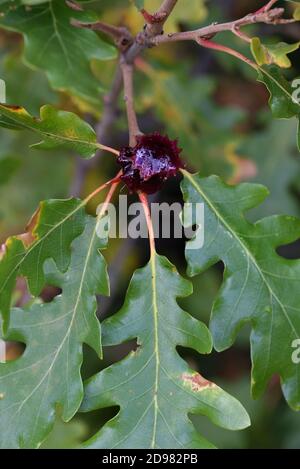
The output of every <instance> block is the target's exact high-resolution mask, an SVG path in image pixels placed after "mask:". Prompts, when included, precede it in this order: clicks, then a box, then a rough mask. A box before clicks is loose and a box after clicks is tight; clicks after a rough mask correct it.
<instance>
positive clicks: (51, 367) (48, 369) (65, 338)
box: [13, 220, 100, 418]
mask: <svg viewBox="0 0 300 469" xmlns="http://www.w3.org/2000/svg"><path fill="white" fill-rule="evenodd" d="M99 221H100V220H98V222H99ZM98 222H97V223H96V225H95V228H94V230H93V234H92V236H91V239H90V243H89V248H88V251H87V255H86V259H85V263H84V267H83V270H82V276H81V280H80V285H79V289H78V293H77V296H76V301H75V304H74V308H73V314H72V317H71V320H70V324H69V326H68V329H67V331H66V334H65V336H64V338H63V340H62V342H61V344H60V345H59V347H58V349H57V350H56V352H54V353H55V355H54V358H53V360H52V363H51V365H50V366H49V368H47V371H46V373H45V374H44V376H43V377H42V379H41V380H40V381H39V383H38V384H37V385H36V386H35V387H34V389H33V390H32V391H31V393H30V394H29V395H28V396H27V397H26V399H24V401H22V403H21V405H20V406H19V407H18V409H17V411H16V412H15V414H14V416H13V418H15V416H16V415H17V414H18V413H19V412H20V410H21V409H22V408H23V407H24V405H25V404H26V402H27V401H28V400H29V399H30V398H31V396H33V394H34V393H35V392H36V390H37V389H39V387H40V386H41V385H42V383H43V382H44V381H45V379H46V378H47V376H49V375H50V373H51V371H52V369H53V366H54V364H55V362H56V360H57V357H58V356H59V354H60V351H61V350H62V348H63V346H64V344H65V342H66V340H67V339H68V337H69V336H70V332H71V330H72V327H73V324H74V320H75V318H76V316H77V310H78V305H79V303H80V299H81V292H82V289H83V286H84V283H85V281H84V279H85V275H86V272H87V267H88V263H89V260H90V258H91V253H92V246H93V243H94V240H95V236H96V230H97V226H98ZM79 405H80V404H79ZM78 407H79V406H78Z"/></svg>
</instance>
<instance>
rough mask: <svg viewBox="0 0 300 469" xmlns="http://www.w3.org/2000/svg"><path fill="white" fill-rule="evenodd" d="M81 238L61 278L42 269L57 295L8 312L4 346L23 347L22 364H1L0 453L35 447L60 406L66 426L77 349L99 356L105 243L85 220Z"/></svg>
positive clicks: (76, 376) (77, 399)
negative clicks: (8, 343)
mask: <svg viewBox="0 0 300 469" xmlns="http://www.w3.org/2000/svg"><path fill="white" fill-rule="evenodd" d="M85 221H86V228H85V231H84V233H83V234H82V235H81V236H80V237H79V238H77V239H76V240H75V241H74V243H73V245H72V260H71V264H70V268H69V269H68V271H67V272H66V273H65V274H61V273H60V272H58V271H57V269H56V267H55V265H54V263H53V261H48V262H47V264H46V268H45V271H46V279H47V283H48V284H50V285H54V286H57V287H60V288H61V289H62V294H61V295H59V296H57V297H56V298H55V299H54V300H53V301H52V302H51V303H45V304H34V305H33V306H32V307H31V308H30V309H29V310H24V311H23V310H21V309H13V310H12V313H11V325H10V328H9V330H8V333H7V335H6V339H7V340H17V341H22V342H24V343H25V344H26V350H25V352H24V354H23V356H22V357H21V358H19V359H18V360H16V361H13V362H7V363H5V364H0V394H1V399H0V413H1V419H0V447H1V448H35V447H38V446H39V445H40V444H41V443H42V441H43V440H44V439H45V437H46V435H47V434H48V433H49V431H50V430H51V428H52V426H53V423H54V420H55V409H56V406H57V405H60V406H61V409H62V419H63V420H64V421H65V422H67V421H69V420H70V419H71V418H72V417H73V415H74V414H75V413H76V411H77V410H78V407H79V406H80V404H81V401H82V397H83V385H82V380H81V376H80V367H81V363H82V344H83V343H86V344H88V345H90V347H92V348H93V349H94V350H95V351H96V352H97V354H98V355H99V356H101V334H100V323H99V321H98V319H97V318H96V311H97V301H96V297H95V295H96V294H101V295H106V294H108V291H109V289H108V278H107V272H106V264H105V261H104V258H103V257H102V255H101V254H99V250H100V249H103V248H104V247H105V246H106V240H103V239H100V238H98V236H97V234H96V228H97V222H96V220H95V219H94V218H92V217H89V216H87V215H86V219H85Z"/></svg>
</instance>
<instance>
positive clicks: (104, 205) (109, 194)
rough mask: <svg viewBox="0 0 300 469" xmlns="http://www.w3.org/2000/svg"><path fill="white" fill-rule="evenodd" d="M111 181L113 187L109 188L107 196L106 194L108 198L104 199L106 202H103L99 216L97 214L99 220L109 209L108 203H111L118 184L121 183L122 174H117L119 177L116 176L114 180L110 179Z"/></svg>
mask: <svg viewBox="0 0 300 469" xmlns="http://www.w3.org/2000/svg"><path fill="white" fill-rule="evenodd" d="M110 183H111V187H110V189H109V191H108V193H107V196H106V198H105V200H104V203H103V204H102V206H101V210H100V212H99V213H98V216H97V218H98V220H100V218H102V217H103V215H104V214H105V212H106V210H107V206H108V204H109V203H110V201H111V199H112V198H113V195H114V193H115V191H116V189H117V187H118V185H119V183H120V176H117V177H115V178H114V179H112V180H111V181H110Z"/></svg>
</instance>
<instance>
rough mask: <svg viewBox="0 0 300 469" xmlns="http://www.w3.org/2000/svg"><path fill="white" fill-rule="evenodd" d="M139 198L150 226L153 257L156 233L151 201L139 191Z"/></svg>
mask: <svg viewBox="0 0 300 469" xmlns="http://www.w3.org/2000/svg"><path fill="white" fill-rule="evenodd" d="M139 198H140V201H141V203H142V205H143V208H144V212H145V217H146V222H147V227H148V233H149V243H150V253H151V257H153V256H154V255H155V253H156V250H155V235H154V228H153V223H152V219H151V213H150V208H149V202H148V198H147V196H146V194H144V193H143V192H139Z"/></svg>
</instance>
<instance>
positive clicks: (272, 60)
mask: <svg viewBox="0 0 300 469" xmlns="http://www.w3.org/2000/svg"><path fill="white" fill-rule="evenodd" d="M299 46H300V42H296V43H294V44H286V43H285V42H279V43H278V44H269V45H266V44H262V43H261V42H260V39H259V37H254V38H252V40H251V50H252V54H253V57H254V58H255V60H256V62H257V63H258V65H271V64H276V65H278V66H279V67H282V68H289V67H291V65H292V63H291V61H290V59H289V58H288V54H290V53H291V52H295V51H296V50H297V49H299Z"/></svg>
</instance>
